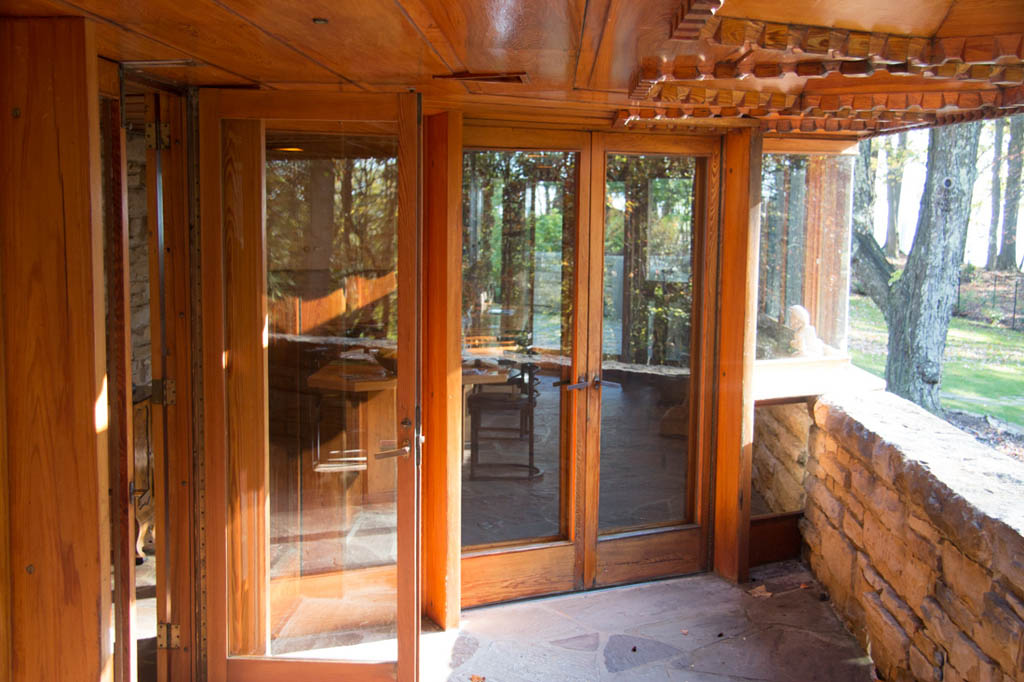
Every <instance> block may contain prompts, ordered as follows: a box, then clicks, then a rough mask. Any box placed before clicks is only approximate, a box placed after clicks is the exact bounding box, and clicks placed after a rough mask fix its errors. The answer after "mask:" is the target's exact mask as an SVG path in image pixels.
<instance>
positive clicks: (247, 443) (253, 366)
mask: <svg viewBox="0 0 1024 682" xmlns="http://www.w3.org/2000/svg"><path fill="white" fill-rule="evenodd" d="M222 127H223V131H222V147H221V148H222V150H223V151H222V153H223V190H222V196H223V216H224V243H225V254H224V255H225V259H224V260H225V272H224V282H225V300H226V301H229V302H230V306H229V307H228V308H227V323H226V338H225V342H226V343H225V353H226V357H225V358H224V359H223V360H222V362H223V363H224V366H225V370H226V377H225V383H226V394H227V395H226V397H227V424H226V427H227V434H228V443H227V452H226V453H225V454H226V455H227V466H228V487H227V490H226V491H224V492H225V493H226V503H227V504H228V519H227V523H228V526H227V527H228V528H229V529H230V532H229V533H228V557H227V558H228V561H227V566H226V568H227V588H228V594H230V595H232V598H230V599H228V632H229V653H231V654H234V655H257V656H261V655H265V654H266V653H267V647H268V643H269V640H268V632H267V623H268V621H269V603H268V602H267V599H266V594H267V590H268V588H269V579H268V576H267V573H266V566H267V557H268V552H269V548H268V542H267V534H268V529H267V508H266V505H267V502H266V497H267V496H266V485H267V480H268V477H269V474H268V470H267V467H268V464H267V462H268V444H267V435H266V424H267V349H266V346H265V344H264V343H263V340H262V338H261V336H260V335H258V334H256V333H253V330H257V329H263V328H264V320H265V319H266V294H265V292H266V288H267V287H266V267H265V260H264V259H265V253H266V248H265V247H266V244H265V241H266V235H265V230H264V225H263V192H264V189H263V184H264V181H263V174H264V168H263V167H264V151H263V123H262V121H260V120H258V119H256V120H226V121H224V122H223V124H222Z"/></svg>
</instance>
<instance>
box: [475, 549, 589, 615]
mask: <svg viewBox="0 0 1024 682" xmlns="http://www.w3.org/2000/svg"><path fill="white" fill-rule="evenodd" d="M575 554H576V548H575V547H574V546H573V545H572V544H570V543H567V542H560V543H555V544H552V545H547V546H540V547H525V548H517V549H516V550H515V551H510V552H486V553H479V554H467V555H465V556H463V557H462V608H464V609H468V608H470V607H473V606H480V605H481V604H493V603H496V602H502V601H508V600H510V599H523V598H525V597H534V596H540V595H544V594H557V593H559V592H569V591H570V590H572V589H574V576H573V559H574V557H575Z"/></svg>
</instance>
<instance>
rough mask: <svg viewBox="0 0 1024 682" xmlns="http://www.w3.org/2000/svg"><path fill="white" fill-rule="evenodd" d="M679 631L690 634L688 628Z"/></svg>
mask: <svg viewBox="0 0 1024 682" xmlns="http://www.w3.org/2000/svg"><path fill="white" fill-rule="evenodd" d="M680 632H682V633H683V634H684V635H688V634H690V631H689V630H681V631H680Z"/></svg>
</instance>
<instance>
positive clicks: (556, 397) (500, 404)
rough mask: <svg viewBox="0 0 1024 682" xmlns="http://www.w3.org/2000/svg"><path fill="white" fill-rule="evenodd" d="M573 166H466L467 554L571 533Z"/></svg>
mask: <svg viewBox="0 0 1024 682" xmlns="http://www.w3.org/2000/svg"><path fill="white" fill-rule="evenodd" d="M578 156H579V155H578V154H577V153H576V152H558V151H511V152H509V151H489V150H482V151H467V152H466V153H465V155H464V157H463V226H464V227H463V245H462V249H463V251H462V254H463V255H462V268H463V289H462V300H463V307H462V311H463V315H462V327H463V371H462V376H463V390H462V395H463V425H464V444H465V448H464V456H463V466H462V544H463V546H467V547H468V546H479V545H484V544H495V543H510V542H519V541H524V540H536V539H542V538H556V537H564V535H565V519H564V517H563V514H562V505H561V500H562V499H563V493H562V491H563V490H564V488H565V485H566V480H565V474H564V467H563V466H562V463H563V451H564V449H565V443H564V436H563V434H565V433H566V432H567V429H566V428H565V424H566V423H567V420H568V419H569V414H568V403H569V401H568V399H567V395H568V394H567V393H566V390H565V388H564V387H557V386H554V385H553V384H555V383H556V382H560V381H562V380H563V379H568V377H569V373H570V370H571V369H572V367H571V352H572V310H573V307H572V301H573V293H574V292H573V267H574V259H575V251H576V248H575V243H574V238H575V237H574V235H575V227H576V186H577V166H578Z"/></svg>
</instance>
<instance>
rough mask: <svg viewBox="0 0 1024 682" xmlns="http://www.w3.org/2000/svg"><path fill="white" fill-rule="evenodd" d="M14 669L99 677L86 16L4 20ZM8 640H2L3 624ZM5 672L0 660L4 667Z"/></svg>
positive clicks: (100, 453) (90, 49)
mask: <svg viewBox="0 0 1024 682" xmlns="http://www.w3.org/2000/svg"><path fill="white" fill-rule="evenodd" d="M0 65H2V66H0V168H2V169H3V172H2V173H0V273H2V282H0V289H2V290H3V292H4V294H5V295H4V296H3V298H2V299H0V318H2V328H0V337H2V347H3V355H2V358H0V366H2V371H3V374H4V377H5V383H6V385H7V386H12V387H17V393H16V396H12V399H10V400H7V401H6V410H5V418H6V452H7V456H8V459H7V476H8V482H7V483H8V486H9V488H8V490H9V493H8V494H9V500H8V503H9V519H8V520H6V521H5V522H8V523H9V524H10V525H9V542H10V547H9V552H8V547H3V548H0V554H6V555H8V556H9V561H10V573H9V574H7V575H4V576H3V582H6V583H8V584H9V589H10V590H11V593H10V594H11V604H10V617H11V620H10V622H11V623H13V624H16V626H17V627H15V628H12V631H11V633H10V634H11V636H10V639H9V641H10V646H11V649H10V651H11V660H12V662H11V667H12V675H11V678H12V679H13V680H15V681H20V680H33V681H35V680H90V681H91V680H109V679H111V675H112V672H113V660H112V652H111V643H110V635H109V621H110V533H109V517H108V513H109V508H108V499H107V487H108V469H107V396H106V390H107V387H106V377H105V376H104V372H105V369H106V363H105V360H104V353H105V341H104V324H103V320H104V310H103V271H102V255H103V250H102V225H101V212H100V179H101V176H100V154H99V149H100V139H99V136H100V135H99V134H100V126H99V107H98V100H97V92H98V89H97V79H96V52H95V47H94V42H93V34H92V28H91V25H90V24H89V23H88V22H86V21H85V20H84V19H80V18H61V19H0ZM3 641H4V643H5V644H6V642H7V641H8V639H7V638H6V637H5V638H4V639H3ZM4 672H6V671H4Z"/></svg>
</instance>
